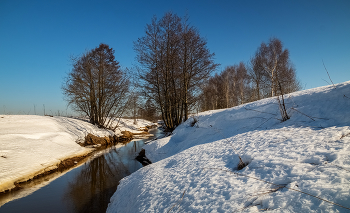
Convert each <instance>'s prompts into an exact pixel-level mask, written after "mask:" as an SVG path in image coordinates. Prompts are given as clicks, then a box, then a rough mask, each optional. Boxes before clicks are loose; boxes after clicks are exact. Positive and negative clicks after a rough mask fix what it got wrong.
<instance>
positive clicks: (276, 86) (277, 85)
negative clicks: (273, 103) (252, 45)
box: [199, 38, 301, 111]
mask: <svg viewBox="0 0 350 213" xmlns="http://www.w3.org/2000/svg"><path fill="white" fill-rule="evenodd" d="M300 89H301V84H300V82H299V81H298V79H297V76H296V71H295V68H294V67H293V64H292V63H291V61H290V58H289V51H288V49H284V48H283V45H282V42H281V41H280V40H279V39H277V38H271V39H270V40H269V42H268V43H267V44H266V43H264V42H262V43H261V45H260V47H258V49H257V51H256V52H255V54H254V56H253V57H252V58H251V59H250V61H249V62H248V63H244V62H240V63H239V64H238V65H233V66H228V67H226V68H225V69H224V70H223V71H222V72H221V73H219V74H215V75H214V76H212V77H210V78H209V79H208V80H207V81H206V82H205V83H204V84H203V86H202V94H201V98H200V103H199V105H200V109H201V110H202V111H206V110H213V109H221V108H228V107H233V106H237V105H240V104H244V103H247V102H252V101H256V100H260V99H263V98H267V97H273V96H279V95H283V94H287V93H291V92H295V91H298V90H300Z"/></svg>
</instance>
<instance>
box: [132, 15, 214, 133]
mask: <svg viewBox="0 0 350 213" xmlns="http://www.w3.org/2000/svg"><path fill="white" fill-rule="evenodd" d="M145 33H146V35H145V36H144V37H142V38H139V39H138V40H137V41H136V42H134V49H135V51H136V53H137V60H138V62H139V64H140V68H139V79H140V80H141V82H140V85H141V87H142V88H143V94H144V95H145V96H146V98H150V99H152V100H153V101H154V103H156V104H157V108H158V109H159V111H160V112H161V114H162V119H163V121H164V123H165V125H166V126H167V128H168V129H169V130H170V131H172V130H173V129H175V128H176V126H178V125H179V124H180V123H181V122H182V121H183V120H186V119H187V118H188V114H189V111H190V109H191V107H192V106H194V105H195V103H196V101H197V100H198V95H199V89H200V87H199V84H201V83H203V81H204V80H205V79H206V78H208V77H209V75H210V73H211V72H212V71H214V70H215V68H216V67H217V65H216V64H215V63H214V62H213V57H214V54H212V53H210V52H209V50H208V49H207V47H206V41H205V40H204V39H202V38H201V37H200V36H199V33H198V31H197V30H196V29H195V28H194V27H191V26H189V25H188V24H187V23H186V21H184V22H183V21H182V19H181V18H180V17H178V16H177V15H176V14H173V13H166V14H165V15H164V16H163V17H162V18H161V19H160V20H157V18H156V17H154V18H153V19H152V23H151V24H148V25H147V27H146V32H145Z"/></svg>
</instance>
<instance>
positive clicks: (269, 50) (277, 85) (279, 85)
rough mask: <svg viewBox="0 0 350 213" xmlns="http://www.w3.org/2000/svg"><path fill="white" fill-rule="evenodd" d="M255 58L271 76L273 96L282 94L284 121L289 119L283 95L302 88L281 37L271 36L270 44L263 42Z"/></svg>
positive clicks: (279, 100) (281, 106)
mask: <svg viewBox="0 0 350 213" xmlns="http://www.w3.org/2000/svg"><path fill="white" fill-rule="evenodd" d="M254 60H255V62H256V63H258V64H257V67H258V68H259V69H260V70H261V71H264V72H265V74H267V75H268V77H269V78H270V82H269V83H270V87H271V96H272V97H273V96H275V95H280V96H281V98H280V97H277V100H278V103H279V107H280V111H281V116H282V121H285V120H288V119H289V116H288V114H287V110H286V106H285V103H284V97H283V95H284V94H286V93H289V92H294V91H296V90H299V89H300V86H299V83H298V81H297V80H296V75H295V69H294V67H293V66H292V64H291V62H290V60H289V51H288V49H283V45H282V42H281V41H280V40H279V39H277V38H271V39H270V41H269V43H268V44H265V43H264V42H263V43H261V45H260V47H259V48H258V50H257V52H256V54H255V59H254Z"/></svg>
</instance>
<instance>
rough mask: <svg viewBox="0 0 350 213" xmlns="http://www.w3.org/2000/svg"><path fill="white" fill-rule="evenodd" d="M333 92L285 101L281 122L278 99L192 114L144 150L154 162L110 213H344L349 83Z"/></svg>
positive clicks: (122, 191)
mask: <svg viewBox="0 0 350 213" xmlns="http://www.w3.org/2000/svg"><path fill="white" fill-rule="evenodd" d="M335 87H336V89H335V88H334V86H324V87H319V88H314V89H309V90H304V91H299V92H295V93H291V94H287V95H285V98H286V99H285V101H286V107H287V111H288V114H289V115H290V117H291V118H290V119H289V120H287V121H285V122H281V121H280V118H281V117H280V112H279V108H278V104H277V100H276V97H273V98H267V99H263V100H259V101H256V102H252V103H247V104H244V105H240V106H237V107H233V108H229V109H221V110H213V111H207V112H202V113H199V114H198V115H195V117H196V120H198V122H197V123H196V124H195V125H191V123H192V122H193V119H192V118H191V119H189V120H188V121H187V122H185V123H183V124H181V125H180V126H179V127H178V128H176V129H175V131H174V132H173V134H172V135H171V136H170V137H167V138H163V139H159V140H156V141H153V142H151V143H149V144H147V145H146V146H144V149H145V150H146V156H147V157H148V158H149V159H150V160H151V161H152V162H153V163H152V164H150V165H149V166H146V167H144V168H142V169H140V170H138V171H136V172H135V173H133V174H131V175H130V176H127V177H125V178H124V179H122V181H121V182H120V185H119V186H118V189H117V191H116V192H115V194H114V195H113V196H112V198H111V203H110V204H109V206H108V209H107V212H108V213H111V212H257V211H273V212H349V210H350V205H349V203H350V155H349V153H350V126H349V125H350V98H349V97H350V81H347V82H344V83H341V84H337V85H335ZM192 126H193V127H192ZM238 156H240V157H241V158H242V159H243V161H244V162H245V163H246V164H248V165H247V166H246V167H245V168H243V169H242V170H237V166H238V164H239V157H238ZM237 174H239V175H237ZM271 183H272V184H271ZM274 184H275V185H274ZM130 201H132V202H130Z"/></svg>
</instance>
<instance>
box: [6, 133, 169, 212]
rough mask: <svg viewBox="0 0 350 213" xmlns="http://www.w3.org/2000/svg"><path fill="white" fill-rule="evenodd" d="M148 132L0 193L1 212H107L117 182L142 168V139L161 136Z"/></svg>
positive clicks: (143, 141) (143, 140)
mask: <svg viewBox="0 0 350 213" xmlns="http://www.w3.org/2000/svg"><path fill="white" fill-rule="evenodd" d="M149 132H150V133H151V134H153V135H154V136H151V137H149V138H147V139H142V140H133V141H131V142H129V143H127V144H126V145H124V146H122V147H120V146H112V147H110V148H107V149H104V150H101V151H98V152H96V153H95V154H94V155H93V156H91V157H90V159H88V160H87V161H86V162H85V163H83V164H81V165H80V166H78V167H76V168H73V169H71V170H68V172H67V171H65V172H63V173H60V172H56V173H54V174H51V175H49V176H45V177H42V178H39V179H38V180H35V181H31V182H29V183H28V184H27V186H24V187H23V189H20V190H17V191H11V192H9V193H5V194H0V206H1V205H2V204H3V203H5V204H4V205H2V206H1V207H0V213H2V212H4V213H5V212H6V213H10V212H36V213H40V212H72V213H73V212H74V213H78V212H106V209H107V206H108V203H109V200H110V198H111V196H112V195H113V194H114V192H115V191H116V190H117V186H118V184H119V181H120V180H121V179H122V178H124V177H125V176H128V175H130V174H131V173H133V172H135V171H136V170H138V169H140V168H141V167H142V165H141V163H139V162H138V161H136V160H135V157H136V156H137V154H138V153H139V152H140V151H141V149H142V147H143V145H144V144H145V142H146V141H150V140H152V139H154V138H157V137H159V136H161V135H162V132H161V131H160V130H158V129H151V130H150V131H149ZM9 200H11V201H9ZM131 202H132V201H131Z"/></svg>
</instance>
